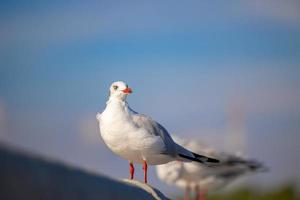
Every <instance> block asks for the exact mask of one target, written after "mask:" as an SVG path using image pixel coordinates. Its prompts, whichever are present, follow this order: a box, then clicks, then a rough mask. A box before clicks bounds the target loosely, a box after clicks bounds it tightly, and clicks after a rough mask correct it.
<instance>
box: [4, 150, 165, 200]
mask: <svg viewBox="0 0 300 200" xmlns="http://www.w3.org/2000/svg"><path fill="white" fill-rule="evenodd" d="M0 163H1V164H0V177H1V179H0V199H1V200H2V199H3V200H6V199H7V200H17V199H24V198H25V199H31V200H37V199H38V200H41V199H43V200H47V199H49V200H53V199H58V200H63V199H66V200H70V199H72V200H76V199H85V200H93V199H97V200H99V199H130V200H133V199H149V200H153V199H157V200H165V199H167V198H166V197H165V196H164V195H163V194H162V193H160V192H159V191H158V190H156V189H155V188H152V187H151V186H150V185H145V184H144V183H137V181H133V182H132V181H130V180H128V181H126V182H123V183H122V182H119V181H115V180H112V179H110V178H107V177H104V176H101V175H96V174H91V173H87V172H83V171H82V170H78V169H75V168H71V167H67V166H64V165H62V164H59V163H55V162H49V161H45V160H43V159H41V158H36V157H35V158H34V157H30V156H26V155H23V154H21V153H16V152H13V151H10V150H7V149H6V148H2V147H1V146H0Z"/></svg>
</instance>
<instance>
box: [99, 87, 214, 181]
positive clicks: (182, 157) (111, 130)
mask: <svg viewBox="0 0 300 200" xmlns="http://www.w3.org/2000/svg"><path fill="white" fill-rule="evenodd" d="M130 93H132V90H131V88H129V87H128V85H127V84H126V83H124V82H122V81H117V82H114V83H113V84H112V85H111V86H110V88H109V99H108V101H107V102H106V108H105V110H104V111H103V112H102V113H101V114H99V113H98V114H97V120H98V122H99V127H100V133H101V137H102V139H103V141H104V143H105V144H106V145H107V147H108V148H109V149H110V150H112V151H113V152H114V153H115V154H117V155H119V156H121V157H122V158H124V159H126V160H128V161H129V166H130V170H129V171H130V178H131V179H133V177H134V165H133V164H134V163H139V164H143V170H144V182H145V183H147V166H148V165H159V164H164V163H167V162H170V161H174V160H179V161H184V162H188V161H197V162H199V163H203V164H206V163H217V162H218V160H216V159H214V158H208V157H206V156H202V155H199V154H196V153H193V152H191V151H189V150H187V149H186V148H184V147H182V146H180V145H178V144H176V143H175V142H174V141H173V139H172V138H171V136H170V135H169V133H168V132H167V130H166V129H165V128H164V127H163V126H162V125H160V124H159V123H157V122H156V121H154V120H152V119H151V118H150V117H148V116H146V115H143V114H139V113H137V112H135V111H133V110H132V109H131V108H130V107H129V106H128V103H127V102H126V97H127V95H128V94H130Z"/></svg>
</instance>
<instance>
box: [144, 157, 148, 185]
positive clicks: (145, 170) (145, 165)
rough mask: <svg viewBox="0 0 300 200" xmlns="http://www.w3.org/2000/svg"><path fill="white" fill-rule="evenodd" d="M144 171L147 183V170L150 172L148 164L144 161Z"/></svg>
mask: <svg viewBox="0 0 300 200" xmlns="http://www.w3.org/2000/svg"><path fill="white" fill-rule="evenodd" d="M143 170H144V182H145V183H147V170H148V166H147V162H146V161H145V160H144V164H143Z"/></svg>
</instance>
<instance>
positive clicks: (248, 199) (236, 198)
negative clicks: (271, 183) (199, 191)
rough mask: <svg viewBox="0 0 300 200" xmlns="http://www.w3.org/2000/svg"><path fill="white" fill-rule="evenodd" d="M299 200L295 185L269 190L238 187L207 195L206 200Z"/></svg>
mask: <svg viewBox="0 0 300 200" xmlns="http://www.w3.org/2000/svg"><path fill="white" fill-rule="evenodd" d="M221 199H222V200H300V196H299V193H297V190H296V187H295V186H294V185H292V184H289V185H285V186H282V187H279V188H276V189H273V190H270V191H257V190H256V189H251V188H240V189H236V190H233V191H230V192H226V193H225V192H223V193H218V194H212V195H209V196H208V198H207V200H221Z"/></svg>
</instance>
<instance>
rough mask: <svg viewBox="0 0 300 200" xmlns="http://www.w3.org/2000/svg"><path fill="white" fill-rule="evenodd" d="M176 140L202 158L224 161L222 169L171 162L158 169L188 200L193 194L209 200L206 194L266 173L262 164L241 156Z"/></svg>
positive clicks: (165, 179) (219, 166) (195, 142)
mask: <svg viewBox="0 0 300 200" xmlns="http://www.w3.org/2000/svg"><path fill="white" fill-rule="evenodd" d="M172 137H173V139H174V140H175V141H176V142H177V143H179V144H180V145H182V146H184V147H185V148H189V149H191V150H193V151H195V152H197V153H199V154H203V155H206V156H213V157H215V158H217V159H219V160H220V163H219V164H218V165H213V166H209V167H208V166H204V165H199V164H198V163H183V162H178V161H174V162H169V163H167V164H164V165H158V166H156V172H157V175H158V177H159V178H160V179H161V180H162V181H164V182H166V183H167V184H169V185H175V186H177V187H180V188H184V189H185V199H189V197H190V192H191V190H194V191H195V193H196V198H197V199H198V200H203V199H205V195H206V192H208V191H212V190H217V189H219V188H221V187H224V186H225V185H227V184H228V183H230V182H232V181H233V180H235V179H236V178H238V177H240V176H242V175H246V174H250V173H254V172H259V171H266V170H267V168H266V167H264V166H263V164H262V163H260V162H258V161H255V160H248V159H245V158H243V157H241V156H237V155H232V154H227V153H223V152H217V151H216V150H215V149H213V148H211V147H208V146H206V145H204V144H202V143H201V142H199V141H197V140H183V139H181V138H179V137H177V136H174V135H173V136H172Z"/></svg>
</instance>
